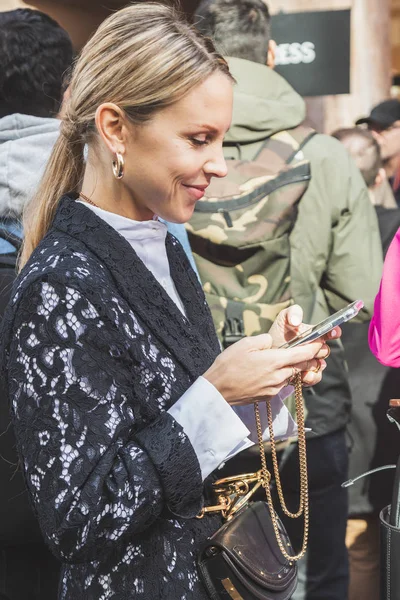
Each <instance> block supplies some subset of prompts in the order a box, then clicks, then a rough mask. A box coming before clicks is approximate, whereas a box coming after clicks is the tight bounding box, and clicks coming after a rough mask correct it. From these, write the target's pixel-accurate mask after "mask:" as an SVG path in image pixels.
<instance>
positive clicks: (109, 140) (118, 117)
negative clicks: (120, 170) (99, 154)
mask: <svg viewBox="0 0 400 600" xmlns="http://www.w3.org/2000/svg"><path fill="white" fill-rule="evenodd" d="M125 121H126V117H125V114H124V112H123V110H122V109H120V108H119V106H117V105H116V104H113V103H112V102H106V103H104V104H100V106H99V107H98V108H97V110H96V116H95V123H96V127H97V131H98V132H99V134H100V136H101V138H102V140H103V141H104V143H105V144H106V146H107V148H108V149H109V150H110V152H111V153H112V154H116V153H117V152H119V153H120V154H124V153H125V142H126V140H125V137H126V127H125Z"/></svg>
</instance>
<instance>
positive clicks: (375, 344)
mask: <svg viewBox="0 0 400 600" xmlns="http://www.w3.org/2000/svg"><path fill="white" fill-rule="evenodd" d="M399 267H400V229H399V230H398V231H397V233H396V235H395V236H394V238H393V241H392V243H391V245H390V247H389V250H388V252H387V254H386V258H385V263H384V266H383V275H382V280H381V285H380V288H379V292H378V295H377V296H376V298H375V306H374V315H373V317H372V320H371V324H370V328H369V346H370V348H371V352H372V353H373V354H374V355H375V356H376V358H377V359H378V360H379V362H380V363H382V364H383V365H387V366H388V367H400V311H399V300H400V277H399Z"/></svg>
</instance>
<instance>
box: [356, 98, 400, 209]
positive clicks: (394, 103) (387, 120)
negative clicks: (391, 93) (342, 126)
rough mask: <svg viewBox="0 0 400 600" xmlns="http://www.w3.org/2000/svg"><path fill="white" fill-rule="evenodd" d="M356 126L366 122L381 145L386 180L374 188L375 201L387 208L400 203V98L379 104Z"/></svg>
mask: <svg viewBox="0 0 400 600" xmlns="http://www.w3.org/2000/svg"><path fill="white" fill-rule="evenodd" d="M356 125H366V126H367V127H368V129H369V130H370V131H371V132H372V133H373V135H374V136H375V138H376V140H377V141H378V143H379V145H380V147H381V157H382V161H383V167H384V169H385V172H386V177H387V182H386V181H384V182H383V183H382V185H380V186H379V187H378V186H376V188H375V189H374V196H375V197H376V202H375V203H376V204H379V205H381V206H383V207H384V208H396V205H398V206H400V101H399V100H396V99H394V98H393V99H390V100H385V101H384V102H381V103H380V104H377V105H376V106H375V107H374V108H373V109H372V110H371V114H370V115H369V116H368V117H363V118H361V119H358V120H357V121H356ZM388 184H389V185H388ZM391 190H392V193H391Z"/></svg>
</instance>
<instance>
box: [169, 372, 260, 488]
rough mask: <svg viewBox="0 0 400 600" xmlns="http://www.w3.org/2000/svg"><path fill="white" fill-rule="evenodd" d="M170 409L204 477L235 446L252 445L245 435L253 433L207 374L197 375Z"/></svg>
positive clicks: (225, 458) (204, 477) (225, 457)
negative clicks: (185, 436)
mask: <svg viewBox="0 0 400 600" xmlns="http://www.w3.org/2000/svg"><path fill="white" fill-rule="evenodd" d="M250 408H251V409H252V407H250ZM168 412H169V414H170V415H171V416H172V417H173V418H174V419H175V420H176V421H177V422H178V423H179V424H180V425H181V426H182V427H183V430H184V432H185V434H186V435H187V436H188V438H189V440H190V443H191V444H192V446H193V448H194V451H195V452H196V455H197V458H198V460H199V463H200V467H201V473H202V477H203V481H204V479H206V477H208V475H210V473H212V472H213V471H214V470H215V469H216V468H217V467H218V466H219V465H220V464H221V463H222V462H224V461H225V460H227V457H228V456H229V455H232V454H231V453H232V451H233V450H235V449H236V448H237V447H239V446H240V445H241V444H243V443H245V444H247V445H251V442H249V440H247V439H246V438H247V436H248V435H249V434H250V431H249V430H248V429H247V427H246V425H245V424H244V423H243V422H242V421H241V419H240V417H239V416H238V415H237V414H236V412H235V410H233V409H232V408H231V407H230V405H229V404H228V403H227V402H226V400H225V399H224V398H223V396H221V394H220V393H219V392H218V390H217V389H216V388H215V387H214V386H213V385H212V384H211V383H210V382H209V381H208V380H207V379H205V378H204V377H199V378H198V379H196V381H195V382H194V383H193V385H191V386H190V388H189V389H188V390H186V392H185V393H184V394H183V396H181V397H180V398H179V400H177V402H175V404H174V405H173V406H171V408H170V409H169V410H168ZM242 449H244V448H241V447H240V449H239V450H237V452H240V451H241V450H242Z"/></svg>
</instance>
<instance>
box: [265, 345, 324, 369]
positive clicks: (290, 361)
mask: <svg viewBox="0 0 400 600" xmlns="http://www.w3.org/2000/svg"><path fill="white" fill-rule="evenodd" d="M323 345H324V343H323V342H322V341H320V340H317V341H315V342H310V343H309V344H304V346H295V347H294V348H285V349H282V350H279V349H278V350H276V352H277V353H279V357H280V359H281V366H282V367H284V366H286V365H297V364H298V363H304V362H306V361H308V360H312V359H313V358H315V356H316V355H317V354H318V352H320V350H321V348H322V346H323Z"/></svg>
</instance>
